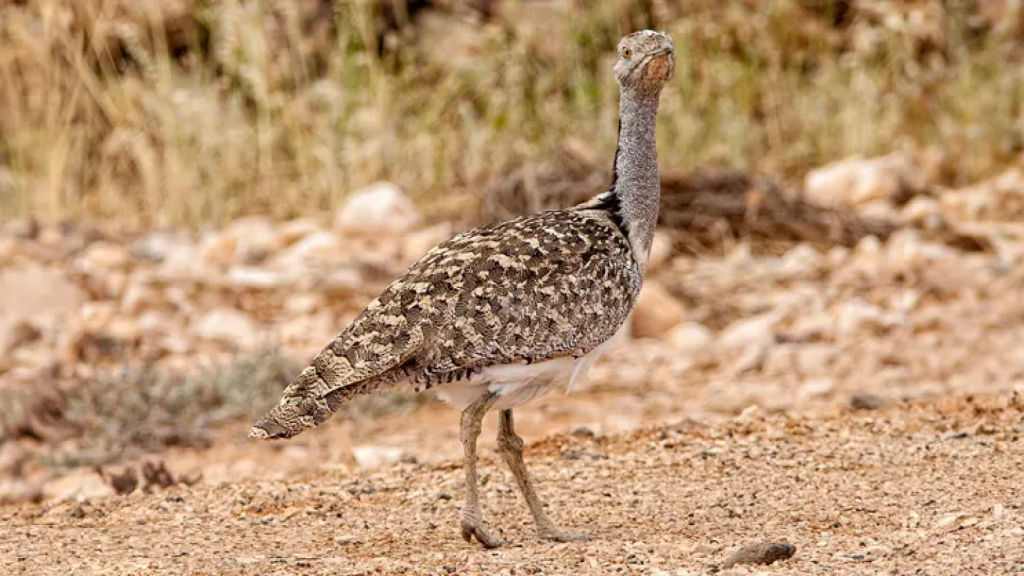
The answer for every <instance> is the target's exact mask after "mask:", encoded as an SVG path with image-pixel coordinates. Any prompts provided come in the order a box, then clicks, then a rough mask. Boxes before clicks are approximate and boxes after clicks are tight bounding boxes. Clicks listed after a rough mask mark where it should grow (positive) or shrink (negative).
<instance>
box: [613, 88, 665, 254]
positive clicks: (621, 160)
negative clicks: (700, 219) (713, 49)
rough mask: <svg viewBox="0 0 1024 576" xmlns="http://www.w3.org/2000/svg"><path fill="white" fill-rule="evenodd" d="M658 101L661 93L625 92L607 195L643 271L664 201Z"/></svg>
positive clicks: (622, 98)
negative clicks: (659, 167)
mask: <svg viewBox="0 0 1024 576" xmlns="http://www.w3.org/2000/svg"><path fill="white" fill-rule="evenodd" d="M658 98H659V93H658V92H640V91H637V90H626V89H624V90H623V91H622V96H621V101H620V103H619V147H618V150H616V152H615V172H614V175H613V176H612V185H611V188H610V189H609V191H608V193H609V194H610V195H612V196H613V197H614V198H609V200H611V203H612V204H613V205H614V204H617V205H618V206H617V208H618V215H617V216H618V221H619V222H620V226H621V228H622V229H623V232H625V233H626V235H627V236H628V238H629V243H630V245H631V246H632V248H633V255H634V257H636V259H637V261H638V262H639V263H640V264H641V266H642V267H644V268H646V265H647V255H648V253H649V252H650V249H651V242H652V241H653V240H654V228H655V226H656V225H657V223H658V204H659V201H660V199H661V178H660V177H659V175H658V145H657V143H656V142H655V137H654V132H655V121H656V119H657V116H658Z"/></svg>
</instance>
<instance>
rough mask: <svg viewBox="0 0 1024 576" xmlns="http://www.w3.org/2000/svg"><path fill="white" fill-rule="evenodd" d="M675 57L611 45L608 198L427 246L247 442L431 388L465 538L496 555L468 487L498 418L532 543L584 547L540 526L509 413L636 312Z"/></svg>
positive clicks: (655, 46)
mask: <svg viewBox="0 0 1024 576" xmlns="http://www.w3.org/2000/svg"><path fill="white" fill-rule="evenodd" d="M673 53H674V51H673V47H672V41H671V39H669V38H668V36H666V35H664V34H661V33H657V32H653V31H649V30H648V31H643V32H637V33H635V34H631V35H630V36H627V37H626V38H624V39H623V40H622V42H620V45H619V61H618V62H617V63H616V66H615V75H616V78H617V80H618V81H619V84H620V86H621V88H622V100H621V107H620V123H619V149H618V151H617V152H616V155H615V170H614V174H615V176H614V178H613V182H612V185H611V187H610V188H609V189H608V191H606V192H604V193H602V194H600V195H598V196H597V197H595V198H594V199H593V200H591V201H589V202H587V203H585V204H582V205H580V206H577V207H576V208H573V209H570V210H558V211H550V212H543V213H540V214H535V215H532V216H526V217H523V218H517V219H515V220H510V221H508V222H502V223H498V224H493V225H489V226H483V227H481V228H476V229H474V230H471V231H469V232H466V233H464V234H460V235H458V236H456V237H454V238H452V239H450V240H448V241H447V242H444V243H442V244H440V245H439V246H437V247H435V248H434V249H433V250H431V251H430V252H428V253H427V254H426V255H425V256H424V257H423V258H421V259H420V260H419V261H418V262H416V263H415V264H413V265H412V267H411V268H409V270H408V271H407V272H406V273H405V274H404V275H403V276H402V277H401V278H399V279H398V280H396V281H395V282H394V283H393V284H391V285H390V286H388V288H387V289H385V290H384V292H383V293H382V294H381V295H380V296H379V297H378V298H377V299H376V300H374V301H373V302H371V303H370V305H369V306H367V307H366V310H364V311H363V312H362V314H360V315H359V317H357V318H356V319H355V320H354V321H353V322H352V324H351V325H350V326H349V327H348V328H346V329H345V330H344V331H343V332H342V333H341V334H339V335H338V336H337V337H336V338H335V339H334V340H333V341H332V342H331V343H330V344H329V345H328V346H327V347H326V348H324V349H323V350H322V351H321V352H320V353H319V354H317V355H316V357H315V358H314V359H313V362H312V363H311V364H310V366H308V367H307V368H306V369H305V370H303V371H302V373H301V374H300V375H299V377H298V378H297V379H296V380H295V382H293V383H292V384H291V385H290V386H288V388H287V389H286V390H285V392H284V395H283V397H282V399H281V402H280V404H279V405H278V406H276V407H275V408H273V409H272V410H271V411H270V412H268V413H267V414H266V415H265V416H264V417H263V418H261V419H260V420H259V421H258V422H256V424H255V425H254V426H253V428H252V430H251V431H250V436H251V437H253V438H287V437H290V436H294V435H295V434H298V433H299V432H301V431H303V430H305V429H307V428H311V427H313V426H316V425H318V424H320V423H321V422H323V421H324V420H326V419H327V418H329V417H330V416H331V414H332V413H333V412H334V411H335V410H336V409H337V408H338V406H340V405H341V404H342V403H344V402H345V401H347V400H348V399H350V398H352V397H353V396H356V395H358V394H364V393H367V392H372V391H376V390H383V389H389V388H393V387H396V386H404V387H407V388H409V389H411V390H414V391H417V392H419V391H422V390H426V389H429V388H434V387H438V388H439V393H441V395H442V397H443V398H445V399H447V400H448V401H449V402H450V403H452V404H453V405H455V406H458V407H460V408H463V414H462V423H461V434H460V437H461V440H462V442H463V446H464V449H465V456H466V460H465V471H466V483H467V485H466V486H467V499H466V502H465V505H464V506H463V513H462V522H461V526H462V535H463V537H465V538H466V540H470V539H471V538H476V539H477V540H478V541H479V542H481V543H482V544H484V545H485V546H488V547H493V546H497V545H500V543H501V542H500V541H499V540H498V539H497V538H495V537H494V536H493V535H491V534H490V532H489V531H488V530H487V529H486V528H485V527H484V524H483V521H482V519H481V514H480V509H479V503H478V498H479V495H478V490H477V478H476V461H477V458H476V440H477V436H478V435H479V433H480V423H481V420H482V418H483V415H484V414H485V413H486V412H487V410H488V409H490V408H491V407H497V408H498V409H500V410H501V425H500V426H499V438H498V440H499V442H498V445H499V450H500V451H501V453H502V457H503V458H504V460H505V461H506V463H507V464H508V466H509V469H510V470H511V471H512V473H513V475H514V476H515V478H516V482H517V484H518V486H519V489H520V491H521V492H522V493H523V496H524V498H525V499H526V502H527V505H528V506H529V508H530V511H531V513H532V515H533V517H534V521H535V522H536V524H537V528H538V530H539V531H540V533H541V535H542V536H544V537H545V538H550V539H553V540H560V541H567V540H575V539H579V538H581V537H582V536H581V535H578V534H573V533H569V532H563V531H561V530H558V529H557V528H556V527H555V525H554V524H553V523H552V522H551V521H550V520H549V519H548V518H547V516H546V514H545V512H544V510H543V505H542V504H541V501H540V499H539V498H538V496H537V494H536V492H535V490H534V489H533V484H532V481H531V479H530V478H529V475H528V474H527V472H526V466H525V464H524V462H523V454H522V450H523V441H522V439H521V438H519V437H518V436H517V435H516V434H515V430H514V427H513V419H512V410H511V408H512V406H515V405H517V404H521V403H523V402H527V401H529V400H530V399H532V398H535V397H537V396H539V395H541V394H543V393H545V392H547V391H548V390H549V389H551V388H552V387H554V386H558V385H562V384H565V383H570V384H571V382H572V381H573V380H575V378H576V377H578V376H579V375H580V374H581V373H582V372H585V370H586V369H587V368H588V367H589V365H590V363H591V362H593V361H594V359H595V358H596V355H597V354H598V353H599V349H600V345H601V344H603V343H604V342H606V341H607V340H608V339H609V338H611V337H612V336H613V335H614V334H615V332H616V331H617V330H618V329H619V328H620V327H621V326H622V324H623V323H624V322H625V320H626V317H627V316H628V315H629V312H630V311H631V310H632V308H633V305H634V304H635V303H636V299H637V296H638V294H639V292H640V287H641V284H642V282H643V275H644V272H645V270H646V267H647V254H648V251H649V250H650V246H651V241H652V239H653V235H654V226H655V223H656V222H657V217H658V195H659V189H660V183H659V176H658V162H657V146H656V144H655V138H654V122H655V118H656V116H657V109H658V98H659V94H660V92H661V89H662V87H663V86H664V85H665V83H666V82H667V81H668V80H669V79H670V78H671V77H672V71H673V66H674V61H673Z"/></svg>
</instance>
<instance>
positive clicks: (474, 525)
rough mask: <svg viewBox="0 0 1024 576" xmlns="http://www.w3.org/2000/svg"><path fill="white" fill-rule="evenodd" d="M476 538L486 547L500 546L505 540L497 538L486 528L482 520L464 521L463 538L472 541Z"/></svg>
mask: <svg viewBox="0 0 1024 576" xmlns="http://www.w3.org/2000/svg"><path fill="white" fill-rule="evenodd" d="M474 538H476V541H477V542H479V543H480V544H482V545H483V547H484V548H498V547H499V546H501V545H502V544H504V542H503V541H501V540H499V539H498V538H495V537H494V535H492V534H491V533H490V532H489V531H488V530H487V529H486V528H484V525H483V523H482V522H473V521H469V520H463V521H462V539H463V540H465V541H466V542H472V541H473V539H474Z"/></svg>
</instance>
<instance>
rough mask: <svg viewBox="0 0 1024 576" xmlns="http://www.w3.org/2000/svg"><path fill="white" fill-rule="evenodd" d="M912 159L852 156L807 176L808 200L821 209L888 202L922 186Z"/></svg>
mask: <svg viewBox="0 0 1024 576" xmlns="http://www.w3.org/2000/svg"><path fill="white" fill-rule="evenodd" d="M919 180H920V178H919V177H918V176H916V169H915V166H914V164H913V161H912V159H911V158H910V157H909V156H908V155H905V154H902V153H899V152H895V153H893V154H889V155H888V156H882V157H878V158H867V159H866V158H863V157H860V156H854V157H851V158H846V159H843V160H839V161H837V162H833V163H831V164H828V165H826V166H822V167H821V168H817V169H815V170H811V171H810V172H808V173H807V178H806V179H805V181H804V189H805V195H806V197H807V199H808V200H810V201H811V202H814V203H816V204H818V205H821V206H829V207H848V208H855V207H858V206H862V205H865V204H868V203H870V202H872V201H876V200H887V201H891V200H892V199H893V198H895V197H896V196H897V195H899V194H900V193H902V192H904V191H905V190H906V189H907V188H910V189H920V188H923V187H924V184H923V183H922V182H920V181H919Z"/></svg>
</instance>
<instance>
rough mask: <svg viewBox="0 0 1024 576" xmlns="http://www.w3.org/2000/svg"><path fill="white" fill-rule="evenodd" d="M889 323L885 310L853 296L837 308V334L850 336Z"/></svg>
mask: <svg viewBox="0 0 1024 576" xmlns="http://www.w3.org/2000/svg"><path fill="white" fill-rule="evenodd" d="M890 323H891V321H890V320H889V318H888V317H887V315H886V314H885V312H884V311H883V310H882V309H881V308H879V307H878V306H874V305H872V304H869V303H867V302H865V301H864V300H862V299H860V298H853V299H852V300H850V301H849V302H846V303H844V304H843V306H842V308H840V310H839V320H838V322H836V331H837V333H838V335H839V336H843V337H847V338H848V337H852V336H856V335H858V334H860V333H862V332H864V331H868V330H873V329H877V328H882V327H885V326H888V325H889V324H890Z"/></svg>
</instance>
